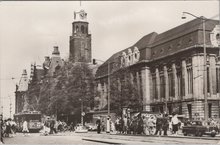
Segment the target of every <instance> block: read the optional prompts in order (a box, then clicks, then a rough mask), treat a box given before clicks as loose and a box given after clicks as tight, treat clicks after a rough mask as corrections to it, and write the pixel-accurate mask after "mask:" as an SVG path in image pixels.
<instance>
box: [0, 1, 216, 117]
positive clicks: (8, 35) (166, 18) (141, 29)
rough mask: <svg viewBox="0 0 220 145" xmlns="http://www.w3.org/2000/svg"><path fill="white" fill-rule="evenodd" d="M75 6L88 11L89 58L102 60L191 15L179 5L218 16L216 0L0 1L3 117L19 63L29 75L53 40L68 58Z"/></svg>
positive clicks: (12, 97) (19, 71) (48, 53)
mask: <svg viewBox="0 0 220 145" xmlns="http://www.w3.org/2000/svg"><path fill="white" fill-rule="evenodd" d="M80 9H84V10H85V11H86V12H87V20H88V22H89V31H90V33H91V34H92V58H96V59H100V60H103V61H105V60H106V59H108V58H109V57H110V56H111V55H112V54H114V53H116V52H118V51H120V50H123V49H125V48H128V47H129V46H132V45H133V44H135V43H136V42H137V41H138V40H139V39H141V38H142V37H143V36H145V35H147V34H149V33H151V32H157V33H162V32H165V31H167V30H169V29H172V28H174V27H176V26H178V25H181V24H183V23H186V22H188V21H190V20H192V19H194V18H193V17H192V16H187V19H184V20H183V19H181V16H182V12H183V11H187V12H190V13H192V14H194V15H196V16H205V17H206V18H212V19H216V20H219V1H217V0H212V1H210V0H209V1H208V0H207V1H204V0H203V1H186V0H185V1H82V2H81V6H80V2H79V1H63V2H61V1H38V2H37V1H29V2H28V1H0V97H1V98H0V106H1V104H2V106H3V115H4V117H5V118H7V117H10V109H9V106H10V102H11V104H12V114H13V113H14V112H15V105H14V104H15V94H14V92H15V84H18V82H19V80H20V77H21V74H22V71H23V69H26V70H27V72H28V75H29V74H30V65H31V63H34V62H36V63H37V64H42V63H43V61H44V56H51V54H52V51H53V46H59V50H60V53H61V57H62V58H64V59H66V58H68V55H69V36H70V35H71V32H72V22H73V18H74V11H79V10H80ZM12 78H14V79H12ZM10 100H11V101H10ZM0 109H2V108H1V107H0ZM0 113H1V110H0ZM12 114H11V116H12Z"/></svg>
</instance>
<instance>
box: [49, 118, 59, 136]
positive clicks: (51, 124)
mask: <svg viewBox="0 0 220 145" xmlns="http://www.w3.org/2000/svg"><path fill="white" fill-rule="evenodd" d="M53 133H57V131H56V129H55V120H51V122H50V133H49V134H53Z"/></svg>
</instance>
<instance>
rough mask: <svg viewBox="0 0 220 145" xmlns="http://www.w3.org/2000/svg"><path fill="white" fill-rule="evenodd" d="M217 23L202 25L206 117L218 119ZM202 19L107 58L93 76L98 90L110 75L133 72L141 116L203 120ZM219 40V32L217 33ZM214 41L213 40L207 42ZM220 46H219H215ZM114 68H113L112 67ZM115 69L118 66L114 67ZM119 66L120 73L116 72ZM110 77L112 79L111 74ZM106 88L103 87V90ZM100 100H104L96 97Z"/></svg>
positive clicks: (139, 42)
mask: <svg viewBox="0 0 220 145" xmlns="http://www.w3.org/2000/svg"><path fill="white" fill-rule="evenodd" d="M218 24H219V22H218V21H216V20H210V21H207V22H206V23H205V25H206V33H205V35H206V50H207V70H206V71H207V90H208V96H207V97H208V116H209V117H210V118H211V117H212V118H213V117H219V114H220V110H219V109H220V106H219V102H220V96H219V95H220V94H219V92H220V90H219V89H220V69H219V67H220V66H219V65H220V59H219V46H218V45H219V42H218V41H219V39H218V40H217V42H218V43H217V42H216V41H214V40H213V39H214V37H213V36H212V35H213V33H211V32H213V31H215V32H216V29H217V28H219V26H218ZM202 30H203V29H202V23H201V20H200V19H194V20H192V21H190V22H188V23H185V24H183V25H180V26H178V27H175V28H173V29H171V30H168V31H166V32H164V33H161V34H157V33H155V32H153V33H150V34H148V35H146V36H144V37H143V38H142V39H140V40H139V41H138V42H137V43H136V44H134V45H133V46H131V47H129V48H127V49H125V50H122V51H120V52H118V53H116V54H114V55H113V56H111V57H110V58H109V59H108V60H107V61H106V62H105V63H104V64H103V65H101V66H100V67H99V68H98V70H97V73H96V81H97V83H98V86H99V90H103V88H104V87H106V85H108V83H107V79H106V78H107V77H108V71H107V66H108V64H109V65H110V72H111V73H112V72H115V71H117V70H119V69H120V68H122V67H126V68H129V70H130V71H131V72H133V74H135V75H133V77H135V78H136V79H133V78H132V80H133V81H136V84H138V86H139V87H140V90H139V91H140V94H141V95H142V97H143V102H142V104H143V110H144V111H153V112H164V111H167V112H168V113H169V114H171V113H172V112H177V113H178V114H183V115H185V116H186V117H188V118H195V117H196V118H200V119H203V118H204V91H203V90H204V81H203V76H204V53H203V52H204V49H203V33H202ZM217 35H219V31H218V32H216V39H217ZM211 39H212V40H211ZM217 44H218V45H217ZM113 62H114V63H113ZM116 64H119V65H116ZM118 66H120V67H118ZM111 73H110V74H111ZM103 84H105V85H103ZM100 98H101V100H102V99H103V98H106V97H105V96H104V95H100Z"/></svg>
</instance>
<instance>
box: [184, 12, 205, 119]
mask: <svg viewBox="0 0 220 145" xmlns="http://www.w3.org/2000/svg"><path fill="white" fill-rule="evenodd" d="M185 14H188V15H191V16H193V17H195V18H198V19H200V20H202V28H203V29H202V30H203V53H204V72H203V73H204V74H203V81H204V118H205V122H207V121H208V100H207V97H208V96H207V59H206V55H207V54H206V44H205V43H206V42H205V40H206V37H205V21H206V20H207V19H206V18H205V17H203V16H201V17H197V16H196V15H193V14H191V13H189V12H183V16H182V19H186V16H185Z"/></svg>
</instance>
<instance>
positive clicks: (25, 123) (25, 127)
mask: <svg viewBox="0 0 220 145" xmlns="http://www.w3.org/2000/svg"><path fill="white" fill-rule="evenodd" d="M22 132H23V135H24V136H26V135H27V133H28V132H29V130H28V124H27V121H26V120H25V121H24V122H23V129H22Z"/></svg>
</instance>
